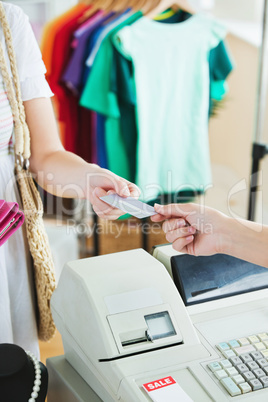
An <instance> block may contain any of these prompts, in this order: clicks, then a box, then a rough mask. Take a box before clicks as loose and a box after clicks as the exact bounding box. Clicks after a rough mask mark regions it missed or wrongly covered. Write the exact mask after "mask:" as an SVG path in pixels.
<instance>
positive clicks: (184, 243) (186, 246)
mask: <svg viewBox="0 0 268 402" xmlns="http://www.w3.org/2000/svg"><path fill="white" fill-rule="evenodd" d="M172 247H173V248H174V249H175V250H177V251H180V252H181V253H187V254H191V255H194V236H193V235H190V236H186V237H180V238H179V239H177V240H175V241H174V242H173V243H172Z"/></svg>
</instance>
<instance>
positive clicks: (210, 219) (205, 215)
mask: <svg viewBox="0 0 268 402" xmlns="http://www.w3.org/2000/svg"><path fill="white" fill-rule="evenodd" d="M155 210H156V212H158V215H154V216H152V217H151V219H152V221H154V222H161V221H165V222H164V223H163V230H164V232H165V233H166V239H167V241H168V242H170V243H172V245H173V248H174V249H175V250H177V251H181V252H183V253H187V254H191V255H195V256H197V255H212V254H216V253H221V252H223V249H224V245H225V242H226V241H228V237H229V236H228V220H229V219H230V218H228V217H227V216H226V215H224V214H222V213H221V212H219V211H216V210H214V209H212V208H208V207H203V206H202V205H197V204H192V203H189V204H170V205H165V206H163V205H158V204H156V205H155Z"/></svg>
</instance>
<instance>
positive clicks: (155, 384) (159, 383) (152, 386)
mask: <svg viewBox="0 0 268 402" xmlns="http://www.w3.org/2000/svg"><path fill="white" fill-rule="evenodd" d="M175 383H176V381H175V380H174V378H172V377H170V376H169V377H165V378H161V379H160V380H156V381H152V382H147V384H143V387H144V388H145V389H146V391H148V392H151V391H154V390H156V389H159V388H163V387H168V386H169V385H172V384H175Z"/></svg>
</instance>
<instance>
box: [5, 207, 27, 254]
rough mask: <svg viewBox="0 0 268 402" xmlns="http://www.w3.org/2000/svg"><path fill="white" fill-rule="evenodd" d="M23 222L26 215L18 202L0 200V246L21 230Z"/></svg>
mask: <svg viewBox="0 0 268 402" xmlns="http://www.w3.org/2000/svg"><path fill="white" fill-rule="evenodd" d="M23 222H24V215H23V212H22V211H20V210H19V205H18V203H17V202H6V201H5V200H0V246H2V244H4V243H5V241H7V239H8V238H9V237H10V236H11V235H12V234H13V233H14V232H15V231H16V230H17V229H19V227H20V226H21V225H22V224H23Z"/></svg>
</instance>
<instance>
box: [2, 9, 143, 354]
mask: <svg viewBox="0 0 268 402" xmlns="http://www.w3.org/2000/svg"><path fill="white" fill-rule="evenodd" d="M1 4H2V5H3V9H4V11H5V14H6V18H7V21H8V24H9V26H10V29H11V33H12V38H13V46H14V50H15V54H16V59H17V68H18V73H19V79H20V86H21V92H22V100H23V102H24V107H25V112H26V120H27V123H28V126H29V129H30V132H31V159H30V169H31V171H32V172H33V174H34V176H35V177H36V179H37V181H38V183H39V184H40V185H41V186H42V187H43V188H44V189H46V190H47V191H49V192H52V193H53V194H55V195H57V196H64V197H74V196H77V197H80V198H88V199H89V200H90V201H91V203H92V206H93V208H94V210H95V212H96V213H97V214H98V215H99V216H100V217H101V218H107V219H116V218H117V217H119V216H120V215H121V214H122V212H121V211H119V210H117V209H113V208H110V207H108V206H107V204H106V203H104V202H102V201H101V200H100V197H101V196H104V195H106V194H107V193H109V192H116V193H118V194H119V195H121V196H130V195H131V196H134V197H135V196H138V195H139V190H138V188H137V187H136V186H135V185H134V184H132V183H129V182H128V181H126V180H124V179H122V178H120V177H118V176H116V175H114V174H113V173H111V172H109V171H107V170H105V169H101V168H100V167H98V166H96V165H93V164H89V163H86V162H85V161H84V160H82V159H81V158H79V157H78V156H76V155H74V154H72V153H69V152H66V151H65V150H64V148H63V146H62V144H61V142H60V140H59V136H58V133H57V126H56V122H55V118H54V114H53V109H52V105H51V102H50V99H49V98H50V97H51V96H52V95H53V94H52V93H51V91H50V88H49V86H48V84H47V82H46V80H45V77H44V73H45V66H44V64H43V62H42V58H41V54H40V50H39V47H38V45H37V43H36V40H35V37H34V35H33V32H32V29H31V27H30V24H29V21H28V18H27V17H26V15H25V14H24V13H23V12H22V10H21V9H20V8H19V7H17V6H15V5H12V4H6V3H2V2H1ZM0 10H1V8H0ZM1 13H2V11H1ZM0 16H1V15H0ZM3 25H4V22H3V18H1V31H0V35H1V36H0V37H1V43H2V46H3V49H4V53H5V59H6V61H7V63H8V64H9V58H8V54H7V49H6V43H5V39H4V33H3V29H2V27H3ZM12 132H13V116H12V112H11V108H10V104H9V101H8V99H7V94H6V88H5V84H4V81H3V77H2V74H0V198H1V199H5V200H6V201H15V200H19V197H18V191H17V188H16V185H15V181H14V155H13V149H12V140H11V138H12ZM33 299H34V298H33V286H32V271H31V264H30V258H29V252H28V245H27V243H26V241H25V236H23V230H22V229H19V230H18V231H17V232H16V233H15V234H14V235H13V236H12V237H11V238H10V239H9V240H8V241H7V242H6V243H5V244H4V245H3V246H2V247H1V248H0V343H15V344H18V345H20V346H21V347H23V348H24V349H26V350H30V351H31V352H33V353H34V354H36V355H37V356H38V355H39V351H38V339H37V329H36V322H35V306H34V302H33Z"/></svg>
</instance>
